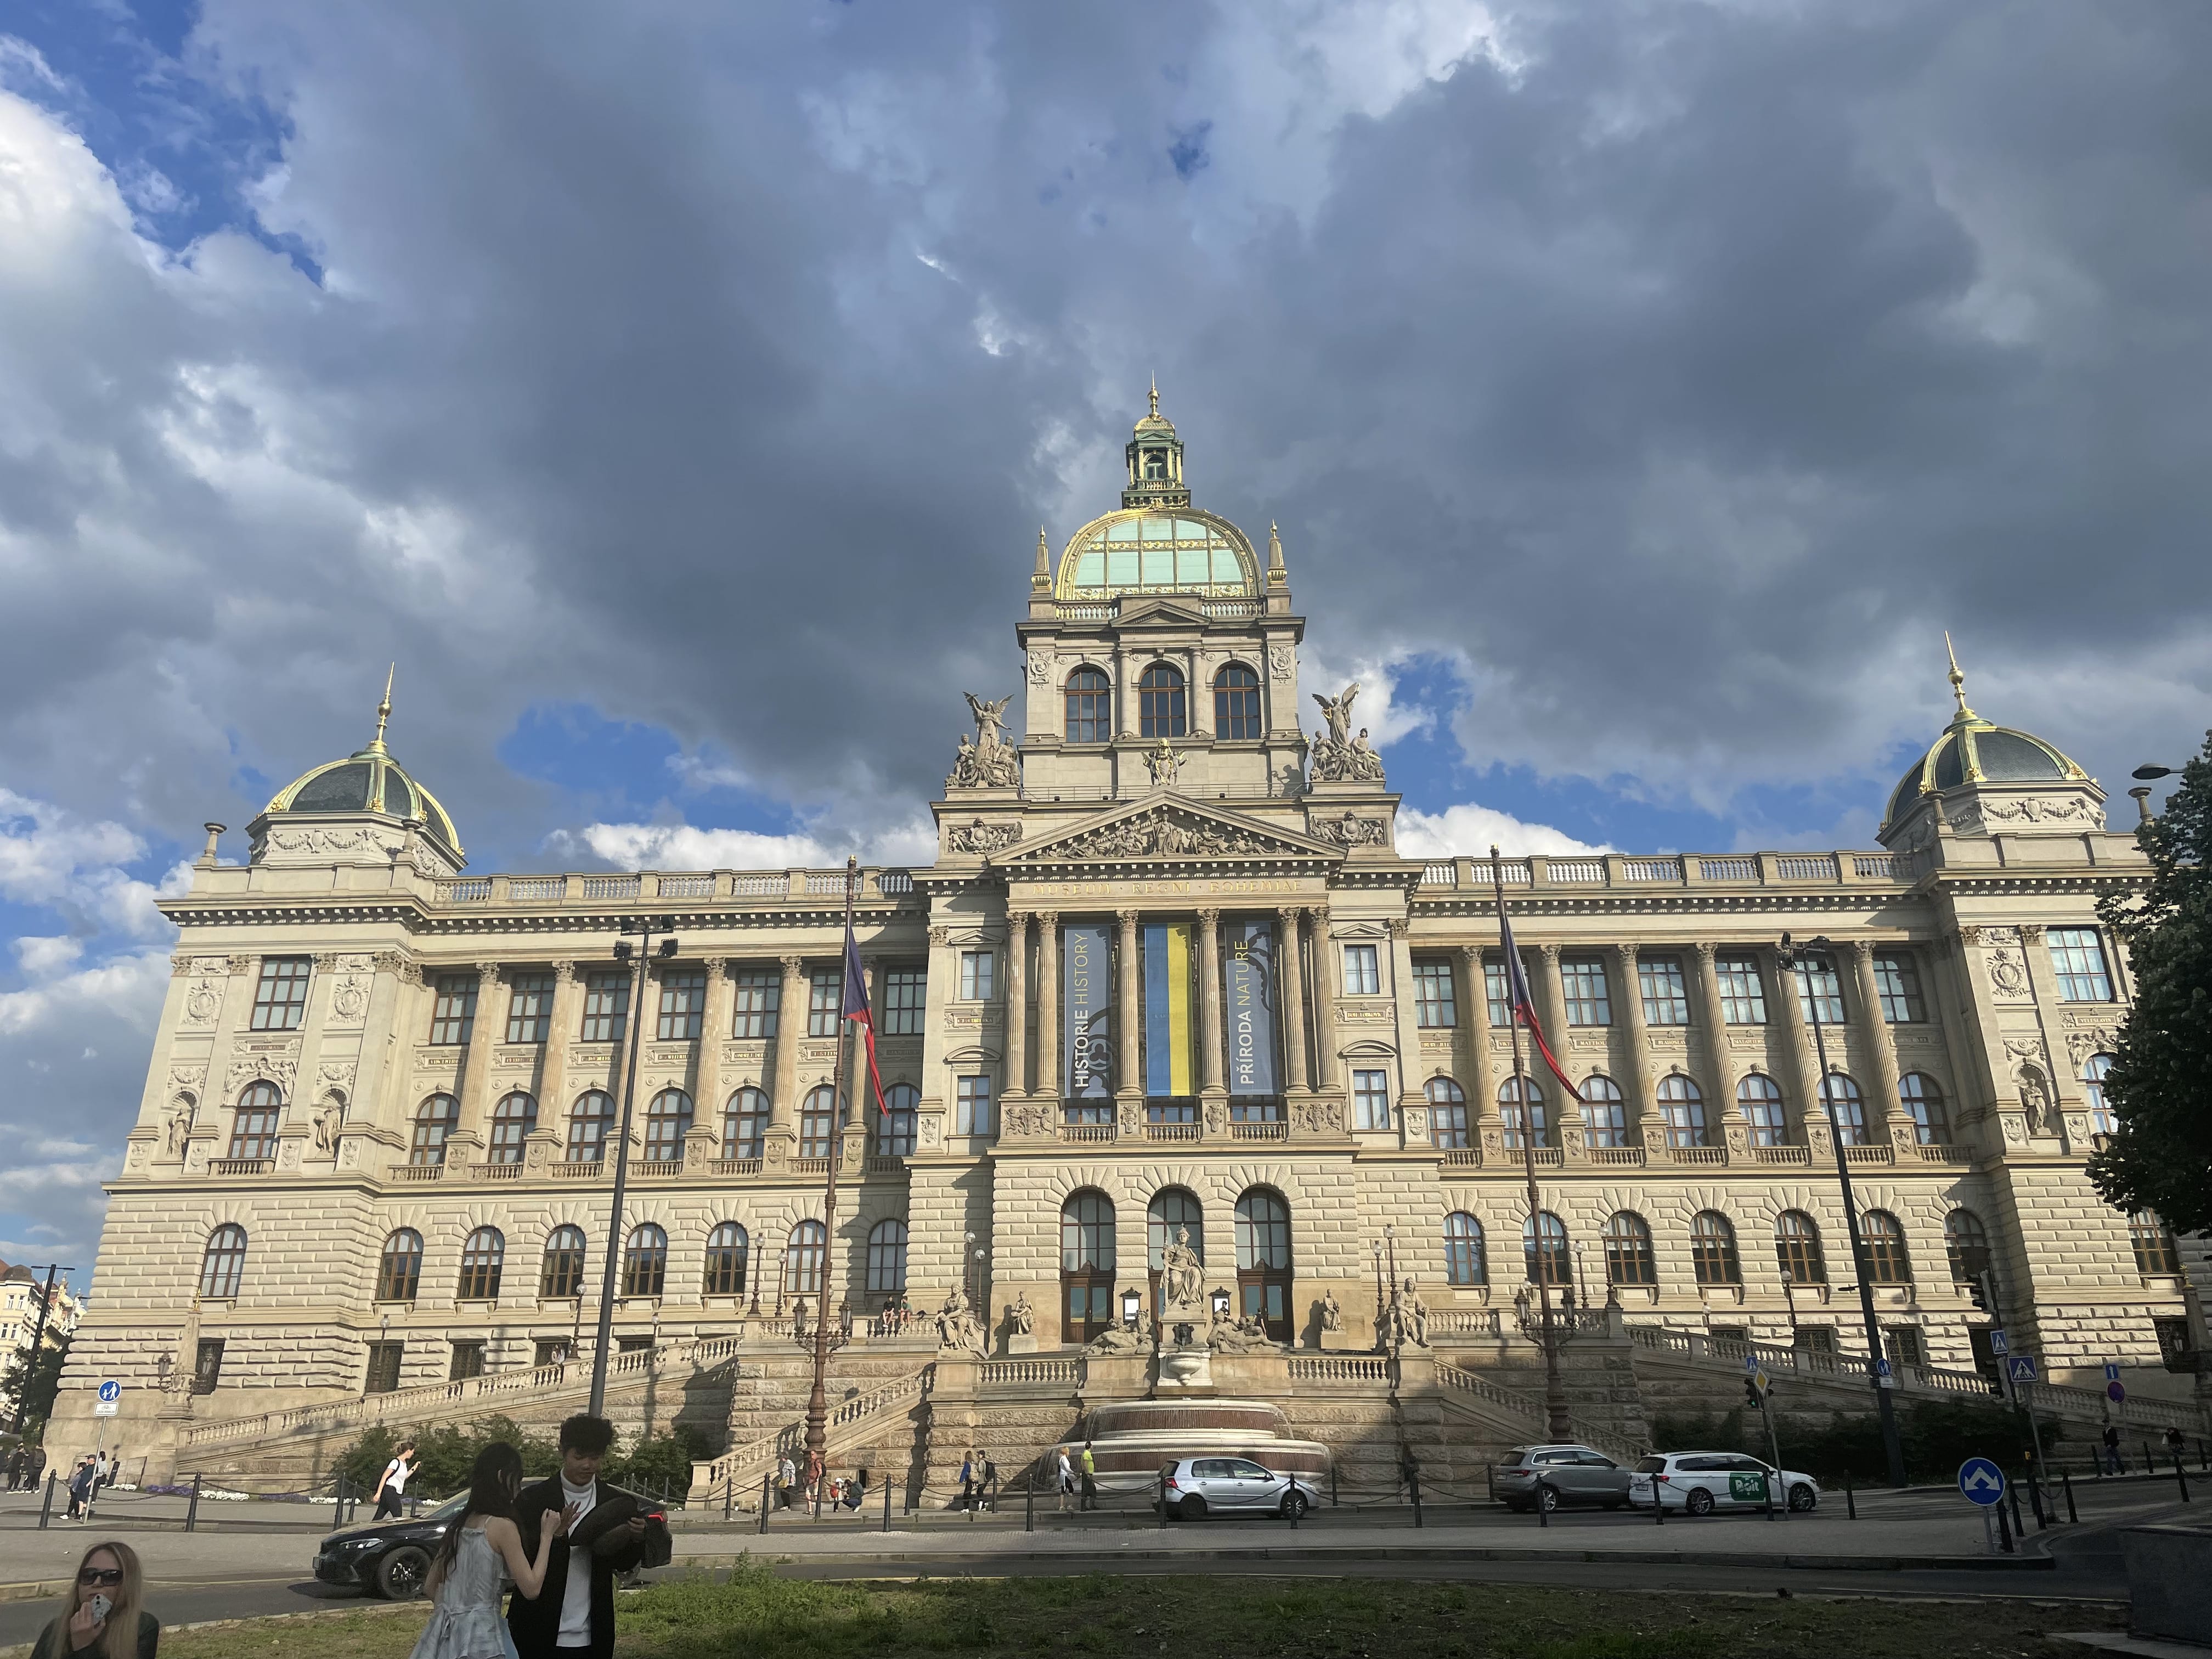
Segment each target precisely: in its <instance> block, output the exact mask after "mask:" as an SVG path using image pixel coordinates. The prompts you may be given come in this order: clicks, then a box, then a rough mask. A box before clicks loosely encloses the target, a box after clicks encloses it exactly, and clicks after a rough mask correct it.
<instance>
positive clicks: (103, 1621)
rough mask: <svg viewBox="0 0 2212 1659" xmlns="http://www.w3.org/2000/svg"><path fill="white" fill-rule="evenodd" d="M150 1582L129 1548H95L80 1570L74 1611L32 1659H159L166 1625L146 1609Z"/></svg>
mask: <svg viewBox="0 0 2212 1659" xmlns="http://www.w3.org/2000/svg"><path fill="white" fill-rule="evenodd" d="M144 1598H145V1577H144V1575H143V1573H142V1572H141V1571H139V1567H138V1552H137V1551H136V1550H134V1549H132V1548H131V1546H130V1545H128V1544H121V1543H106V1544H94V1546H93V1547H91V1548H90V1549H88V1550H87V1551H86V1552H85V1553H84V1559H83V1560H82V1561H80V1562H78V1563H77V1565H76V1583H75V1584H73V1585H71V1586H70V1598H69V1605H68V1606H67V1607H64V1609H63V1610H62V1611H61V1612H59V1613H56V1614H55V1615H54V1618H53V1622H52V1624H50V1625H48V1626H46V1629H44V1630H43V1631H41V1632H39V1642H38V1645H37V1646H36V1647H34V1648H33V1649H32V1650H31V1659H80V1656H82V1659H154V1650H155V1649H156V1648H157V1647H159V1646H160V1645H161V1620H158V1619H156V1618H155V1616H154V1615H153V1614H152V1613H149V1612H147V1611H146V1609H145V1608H144V1607H143V1606H142V1605H141V1603H142V1602H143V1600H144Z"/></svg>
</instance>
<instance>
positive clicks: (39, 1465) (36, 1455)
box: [23, 1446, 46, 1492]
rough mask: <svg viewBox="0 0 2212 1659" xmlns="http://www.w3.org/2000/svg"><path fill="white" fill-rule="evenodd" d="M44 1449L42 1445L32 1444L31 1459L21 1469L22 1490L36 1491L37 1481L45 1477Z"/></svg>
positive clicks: (37, 1487)
mask: <svg viewBox="0 0 2212 1659" xmlns="http://www.w3.org/2000/svg"><path fill="white" fill-rule="evenodd" d="M45 1479H46V1448H45V1447H44V1446H33V1447H32V1448H31V1461H30V1462H29V1464H28V1465H27V1467H26V1468H24V1470H23V1490H24V1491H25V1492H36V1491H38V1489H39V1482H40V1481H41V1480H45Z"/></svg>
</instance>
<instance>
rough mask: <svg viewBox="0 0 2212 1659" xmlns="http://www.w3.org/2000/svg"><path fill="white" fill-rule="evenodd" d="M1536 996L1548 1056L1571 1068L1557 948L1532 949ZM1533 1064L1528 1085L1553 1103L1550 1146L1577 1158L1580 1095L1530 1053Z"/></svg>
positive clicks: (1581, 1145)
mask: <svg viewBox="0 0 2212 1659" xmlns="http://www.w3.org/2000/svg"><path fill="white" fill-rule="evenodd" d="M1536 957H1537V964H1538V965H1537V970H1536V994H1537V995H1538V996H1539V997H1540V998H1541V999H1542V1000H1543V1003H1544V1006H1543V1009H1542V1011H1541V1012H1542V1017H1543V1021H1544V1036H1546V1038H1547V1039H1548V1040H1549V1042H1551V1045H1552V1052H1553V1054H1556V1055H1559V1056H1561V1058H1560V1060H1559V1064H1560V1065H1561V1066H1568V1067H1569V1069H1570V1070H1571V1062H1570V1061H1569V1060H1566V1059H1565V1053H1566V1046H1567V987H1566V985H1565V981H1562V980H1561V979H1560V977H1559V946H1558V945H1538V946H1537V947H1536ZM1529 1058H1530V1060H1533V1061H1534V1064H1532V1065H1531V1066H1529V1067H1528V1079H1529V1081H1531V1082H1532V1083H1534V1085H1536V1086H1537V1087H1538V1088H1539V1089H1541V1090H1542V1091H1544V1097H1545V1098H1546V1099H1547V1100H1551V1101H1553V1102H1554V1103H1555V1104H1554V1107H1553V1112H1552V1122H1553V1125H1554V1126H1555V1127H1556V1128H1557V1130H1558V1134H1557V1137H1556V1139H1555V1140H1554V1141H1553V1144H1554V1145H1555V1146H1558V1147H1559V1152H1560V1156H1562V1157H1563V1158H1579V1157H1581V1156H1582V1155H1583V1152H1586V1151H1587V1150H1588V1143H1587V1142H1585V1141H1584V1140H1583V1103H1582V1097H1581V1096H1580V1095H1575V1094H1570V1093H1568V1092H1567V1091H1566V1090H1565V1089H1563V1088H1561V1087H1560V1086H1559V1079H1557V1078H1555V1077H1553V1076H1552V1075H1550V1073H1548V1072H1547V1070H1546V1068H1545V1066H1544V1063H1543V1060H1541V1058H1540V1057H1538V1056H1537V1055H1535V1054H1534V1053H1533V1052H1532V1053H1531V1054H1530V1056H1529Z"/></svg>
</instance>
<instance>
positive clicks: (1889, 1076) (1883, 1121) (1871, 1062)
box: [1839, 939, 1910, 1144]
mask: <svg viewBox="0 0 2212 1659" xmlns="http://www.w3.org/2000/svg"><path fill="white" fill-rule="evenodd" d="M1844 950H1845V951H1848V952H1849V953H1850V959H1851V1000H1852V1003H1853V1006H1852V1008H1851V1010H1850V1012H1851V1016H1852V1024H1855V1025H1857V1028H1858V1039H1859V1046H1860V1048H1863V1050H1864V1051H1865V1053H1866V1056H1867V1063H1868V1066H1869V1068H1870V1069H1871V1070H1872V1071H1873V1073H1874V1075H1873V1076H1872V1077H1871V1078H1870V1079H1868V1081H1869V1083H1871V1084H1872V1085H1873V1086H1872V1087H1871V1088H1869V1089H1865V1090H1863V1091H1861V1092H1862V1094H1863V1096H1864V1097H1865V1099H1866V1106H1867V1139H1869V1140H1870V1141H1873V1142H1875V1143H1876V1144H1887V1142H1888V1141H1889V1139H1890V1138H1891V1132H1892V1130H1893V1129H1894V1128H1897V1127H1907V1128H1909V1127H1910V1126H1909V1125H1907V1124H1906V1123H1905V1117H1904V1108H1903V1107H1902V1106H1901V1105H1900V1104H1899V1102H1898V1097H1897V1050H1896V1048H1894V1047H1893V1046H1892V1044H1891V1042H1890V1040H1889V1022H1888V1021H1887V1020H1886V1019H1884V1018H1882V1013H1881V986H1880V985H1879V984H1878V983H1876V981H1875V975H1874V946H1873V945H1872V944H1871V943H1870V942H1869V941H1868V940H1866V939H1849V940H1846V941H1845V942H1844ZM1839 977H1840V975H1839Z"/></svg>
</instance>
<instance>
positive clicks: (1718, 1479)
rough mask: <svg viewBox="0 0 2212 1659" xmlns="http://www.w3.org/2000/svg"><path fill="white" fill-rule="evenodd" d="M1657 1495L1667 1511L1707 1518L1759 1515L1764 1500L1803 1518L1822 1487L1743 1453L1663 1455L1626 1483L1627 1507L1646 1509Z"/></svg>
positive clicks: (1645, 1464) (1646, 1460)
mask: <svg viewBox="0 0 2212 1659" xmlns="http://www.w3.org/2000/svg"><path fill="white" fill-rule="evenodd" d="M1655 1490H1656V1491H1657V1492H1658V1494H1659V1501H1660V1502H1661V1503H1662V1504H1665V1505H1666V1506H1667V1507H1668V1509H1670V1510H1688V1511H1689V1512H1690V1513H1691V1514H1692V1515H1711V1513H1712V1512H1713V1511H1714V1510H1721V1509H1739V1510H1742V1509H1763V1508H1765V1505H1766V1501H1767V1494H1768V1492H1770V1491H1771V1492H1772V1493H1773V1497H1774V1501H1775V1502H1776V1503H1778V1504H1781V1503H1787V1504H1789V1505H1790V1508H1791V1509H1793V1510H1798V1511H1800V1512H1801V1513H1802V1511H1804V1510H1809V1509H1812V1508H1814V1506H1815V1505H1817V1504H1819V1503H1820V1482H1819V1481H1817V1480H1814V1479H1813V1477H1812V1476H1811V1475H1809V1474H1798V1473H1797V1472H1796V1470H1794V1469H1783V1470H1780V1471H1777V1470H1776V1469H1775V1468H1774V1466H1773V1465H1772V1464H1771V1463H1762V1462H1759V1459H1757V1458H1756V1457H1753V1456H1751V1455H1748V1454H1747V1453H1744V1452H1717V1451H1694V1452H1662V1453H1659V1454H1657V1455H1654V1456H1651V1457H1647V1458H1644V1460H1643V1461H1642V1462H1639V1463H1638V1464H1637V1466H1636V1468H1635V1470H1634V1472H1633V1473H1632V1474H1630V1476H1629V1477H1628V1501H1629V1503H1630V1504H1631V1505H1632V1507H1634V1508H1637V1509H1648V1508H1650V1504H1651V1494H1652V1492H1654V1491H1655Z"/></svg>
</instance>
